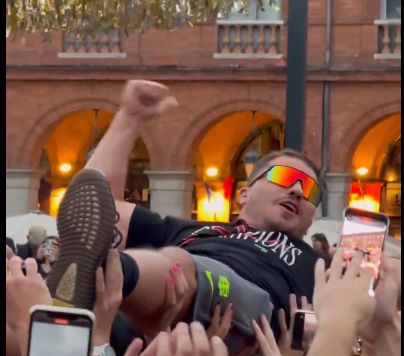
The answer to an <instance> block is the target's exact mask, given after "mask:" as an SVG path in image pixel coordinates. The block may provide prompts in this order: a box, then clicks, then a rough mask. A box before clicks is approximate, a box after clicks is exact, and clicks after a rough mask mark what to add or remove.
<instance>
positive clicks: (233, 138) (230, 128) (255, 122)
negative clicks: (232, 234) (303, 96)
mask: <svg viewBox="0 0 404 356" xmlns="http://www.w3.org/2000/svg"><path fill="white" fill-rule="evenodd" d="M283 142H284V139H283V123H282V121H280V120H279V118H277V117H275V116H273V115H271V114H269V113H265V112H255V111H238V112H234V113H231V114H228V115H226V116H224V117H222V118H220V119H219V120H218V121H217V122H216V123H215V124H214V125H213V126H212V127H211V128H210V129H209V130H208V132H207V133H206V134H205V135H204V137H203V138H202V140H201V142H200V143H199V146H198V148H197V151H196V154H195V158H194V170H195V172H196V180H195V184H194V192H193V217H194V218H196V219H198V220H204V221H226V222H227V221H230V220H232V219H234V217H235V216H237V214H238V210H239V207H238V205H237V194H238V192H239V190H240V189H241V187H242V186H243V185H244V184H245V183H246V171H245V166H244V156H245V155H246V153H247V152H248V151H249V150H250V149H252V148H254V149H255V150H256V151H257V152H258V154H259V155H265V154H267V153H269V152H271V151H273V150H279V149H280V148H282V147H283Z"/></svg>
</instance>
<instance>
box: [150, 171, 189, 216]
mask: <svg viewBox="0 0 404 356" xmlns="http://www.w3.org/2000/svg"><path fill="white" fill-rule="evenodd" d="M145 174H147V175H148V177H149V188H150V209H151V210H152V211H154V212H156V213H159V214H160V215H161V216H162V217H165V216H167V215H170V216H175V217H180V218H190V217H191V210H192V188H193V178H194V177H193V174H192V172H190V171H145Z"/></svg>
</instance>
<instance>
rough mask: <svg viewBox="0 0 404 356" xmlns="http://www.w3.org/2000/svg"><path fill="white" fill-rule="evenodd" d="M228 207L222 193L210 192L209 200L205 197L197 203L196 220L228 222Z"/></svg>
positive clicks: (227, 202)
mask: <svg viewBox="0 0 404 356" xmlns="http://www.w3.org/2000/svg"><path fill="white" fill-rule="evenodd" d="M229 205H230V204H229V201H228V200H227V199H225V198H224V196H223V192H212V194H211V196H210V199H208V197H207V196H206V197H204V198H202V199H200V200H199V201H198V220H200V221H221V222H228V221H229Z"/></svg>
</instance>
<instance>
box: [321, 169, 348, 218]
mask: <svg viewBox="0 0 404 356" xmlns="http://www.w3.org/2000/svg"><path fill="white" fill-rule="evenodd" d="M352 177H353V176H352V174H350V173H327V175H326V182H327V191H328V218H329V219H334V220H342V214H343V210H344V209H345V208H346V207H347V206H348V198H349V191H350V188H351V181H352Z"/></svg>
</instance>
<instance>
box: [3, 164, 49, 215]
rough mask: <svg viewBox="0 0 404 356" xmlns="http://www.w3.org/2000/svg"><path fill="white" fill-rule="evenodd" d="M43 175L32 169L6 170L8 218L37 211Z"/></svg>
mask: <svg viewBox="0 0 404 356" xmlns="http://www.w3.org/2000/svg"><path fill="white" fill-rule="evenodd" d="M43 174H44V172H42V171H37V170H32V169H6V217H8V216H13V215H20V214H26V213H29V212H30V211H33V210H37V208H38V191H39V184H40V180H41V177H42V175H43Z"/></svg>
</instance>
